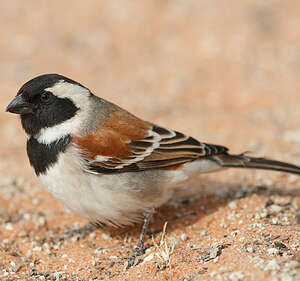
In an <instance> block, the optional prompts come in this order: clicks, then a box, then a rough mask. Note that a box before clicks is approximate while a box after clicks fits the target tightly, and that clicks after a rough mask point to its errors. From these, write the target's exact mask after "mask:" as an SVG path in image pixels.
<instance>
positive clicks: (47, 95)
mask: <svg viewBox="0 0 300 281" xmlns="http://www.w3.org/2000/svg"><path fill="white" fill-rule="evenodd" d="M50 98H51V94H50V93H49V92H43V93H42V94H41V98H40V99H41V102H42V103H47V102H49V100H50Z"/></svg>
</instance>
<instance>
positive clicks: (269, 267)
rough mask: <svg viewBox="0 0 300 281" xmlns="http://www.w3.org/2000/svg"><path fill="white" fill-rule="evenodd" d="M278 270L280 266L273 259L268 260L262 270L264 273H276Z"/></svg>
mask: <svg viewBox="0 0 300 281" xmlns="http://www.w3.org/2000/svg"><path fill="white" fill-rule="evenodd" d="M278 270H280V265H279V263H278V262H277V261H276V260H275V259H273V260H270V261H269V262H268V264H267V265H266V266H265V268H264V271H278Z"/></svg>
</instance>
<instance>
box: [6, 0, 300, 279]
mask: <svg viewBox="0 0 300 281" xmlns="http://www.w3.org/2000/svg"><path fill="white" fill-rule="evenodd" d="M0 6H1V10H0V14H1V17H0V36H1V37H0V82H1V84H0V85H1V87H0V88H1V96H0V104H1V108H2V110H0V111H1V113H0V132H1V144H0V176H1V178H0V280H186V281H188V280H189V281H191V280H230V281H239V280H255V281H257V280H272V281H273V280H274V281H280V280H281V281H290V280H300V228H299V224H300V211H299V210H300V195H299V194H300V187H299V185H300V181H299V177H297V176H293V175H292V176H290V175H285V174H282V173H275V172H263V171H245V170H243V171H241V170H227V171H224V172H220V173H215V174H210V175H205V176H202V177H201V178H200V179H198V180H197V181H195V183H194V184H193V185H191V186H187V187H186V189H185V195H186V196H185V200H182V197H180V198H181V200H178V199H177V200H173V201H172V202H170V203H169V204H167V205H166V206H163V207H162V208H160V209H159V210H157V213H156V214H155V216H154V218H153V221H152V222H151V225H150V228H149V232H148V236H147V240H146V245H147V246H148V250H147V252H146V254H145V255H144V256H143V257H142V258H141V260H139V261H138V262H139V264H137V265H136V266H135V267H133V268H131V269H129V270H126V269H125V265H124V261H123V260H121V259H120V258H122V257H126V256H128V255H129V254H131V252H132V249H133V247H134V246H135V245H136V243H137V240H138V235H139V231H140V227H141V226H139V225H137V226H134V227H131V228H126V229H111V228H104V229H98V230H96V231H94V232H93V233H91V234H89V235H88V236H86V237H84V233H78V234H76V235H74V236H73V237H69V238H68V233H70V231H71V232H72V231H73V232H72V233H74V231H75V230H76V229H79V228H80V227H82V226H84V225H85V224H86V223H87V221H85V220H83V219H80V218H79V217H77V216H75V215H73V214H71V213H70V212H69V211H68V210H66V209H65V208H64V207H63V206H62V205H61V204H60V203H58V202H57V201H56V200H55V199H53V198H52V197H51V196H50V195H49V194H48V193H47V192H46V191H44V190H43V188H42V186H41V184H40V183H39V182H38V181H37V180H36V178H35V175H34V173H33V171H32V169H31V168H30V166H29V163H28V160H27V157H26V152H25V141H26V138H25V135H24V133H23V131H22V129H21V126H20V122H19V120H18V118H17V117H16V116H13V115H10V114H8V113H4V108H5V106H6V105H7V104H8V102H9V101H10V100H11V98H12V97H13V96H14V95H15V94H16V92H17V90H18V88H19V87H20V86H21V85H22V84H23V83H24V82H26V81H27V80H28V79H30V78H32V77H34V76H36V75H38V74H41V73H51V72H56V73H60V74H63V75H66V76H70V77H72V78H73V79H75V80H78V81H80V82H82V83H83V84H85V85H86V86H88V87H89V88H90V89H91V90H92V91H93V92H94V93H95V94H97V95H99V96H101V97H104V98H106V99H108V100H110V101H112V102H115V103H117V104H119V105H120V106H122V107H124V108H126V109H128V110H129V111H131V112H133V113H135V114H136V115H138V116H140V117H142V118H144V119H146V120H151V121H153V122H155V123H158V124H160V125H164V126H168V127H171V128H174V129H177V130H179V131H183V132H185V133H188V134H190V135H192V136H194V137H196V138H198V139H200V140H202V141H206V142H210V143H217V144H223V145H226V146H228V147H230V148H231V151H232V152H235V153H239V152H243V151H248V150H250V151H253V152H254V153H255V155H263V156H268V157H272V158H276V159H281V160H284V161H289V162H293V163H295V164H300V160H299V155H300V129H299V120H300V109H299V105H300V94H299V89H300V79H299V77H300V33H299V29H300V17H299V13H300V3H299V1H297V0H290V1H277V0H268V1H258V0H245V1H239V0H228V1H216V0H211V1H205V0H172V1H171V0H170V1H167V0H166V1H158V0H157V1H116V0H110V1H97V2H96V1H91V0H88V1H79V0H78V1H72V2H71V1H58V0H53V1H50V2H49V1H33V0H28V1H21V0H15V1H2V2H1V4H0ZM192 193H193V195H191V194H192ZM166 222H167V225H166V230H165V231H164V225H165V223H166Z"/></svg>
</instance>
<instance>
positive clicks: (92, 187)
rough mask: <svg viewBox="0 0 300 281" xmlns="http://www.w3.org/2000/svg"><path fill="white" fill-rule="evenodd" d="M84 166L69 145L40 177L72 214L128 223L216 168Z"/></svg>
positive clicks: (200, 163)
mask: <svg viewBox="0 0 300 281" xmlns="http://www.w3.org/2000/svg"><path fill="white" fill-rule="evenodd" d="M85 168H86V167H85V163H84V161H83V160H82V158H81V157H80V152H79V150H78V148H76V147H75V146H72V145H71V146H69V147H68V148H67V150H66V151H65V153H61V154H60V155H59V157H58V161H57V163H56V164H55V165H53V166H51V167H50V168H49V169H48V170H47V172H46V174H41V175H40V176H39V178H40V180H41V182H42V183H43V185H44V187H45V188H46V189H47V190H48V191H49V192H50V193H51V194H52V195H53V196H54V197H55V198H57V199H58V200H60V201H61V202H62V203H63V204H64V205H66V206H67V207H68V208H69V209H70V210H71V211H73V212H74V213H76V214H78V215H80V216H82V217H85V218H87V219H89V220H91V221H99V222H104V223H106V224H113V225H127V224H132V223H133V222H135V221H137V220H139V219H141V218H142V216H143V213H144V212H145V210H147V209H149V208H156V207H158V206H160V205H162V204H164V203H165V202H167V201H168V200H169V199H170V197H171V196H172V194H173V190H174V187H176V186H177V185H178V184H179V183H184V182H185V181H186V180H188V179H189V177H191V176H194V175H195V174H199V172H200V173H201V172H207V171H208V170H211V169H212V170H215V169H216V168H218V167H217V166H216V164H215V163H211V162H207V161H204V162H203V161H194V162H191V163H186V164H185V165H184V168H183V169H181V170H148V171H144V172H138V173H130V172H129V173H120V174H91V173H88V172H86V171H85Z"/></svg>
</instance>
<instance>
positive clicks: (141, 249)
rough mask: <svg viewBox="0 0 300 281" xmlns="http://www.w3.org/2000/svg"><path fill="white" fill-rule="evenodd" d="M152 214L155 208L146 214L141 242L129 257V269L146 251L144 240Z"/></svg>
mask: <svg viewBox="0 0 300 281" xmlns="http://www.w3.org/2000/svg"><path fill="white" fill-rule="evenodd" d="M152 214H153V210H151V211H150V212H148V213H147V214H146V215H145V218H144V224H143V227H142V231H141V234H140V238H139V242H138V244H137V246H136V248H135V249H134V252H133V255H132V256H130V257H129V258H128V262H127V269H128V268H130V267H131V266H133V265H134V262H135V259H136V258H137V257H139V256H142V255H143V254H144V253H145V248H144V241H145V236H146V232H147V228H148V225H149V222H150V219H151V217H152Z"/></svg>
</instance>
